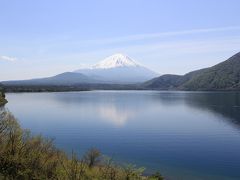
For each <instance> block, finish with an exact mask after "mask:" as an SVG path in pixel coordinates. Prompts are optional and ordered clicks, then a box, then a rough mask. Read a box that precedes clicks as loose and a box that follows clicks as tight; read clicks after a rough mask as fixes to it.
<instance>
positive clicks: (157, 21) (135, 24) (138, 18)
mask: <svg viewBox="0 0 240 180" xmlns="http://www.w3.org/2000/svg"><path fill="white" fill-rule="evenodd" d="M216 4H217V5H218V6H217V8H216ZM0 5H1V7H2V8H1V12H0V23H1V28H0V40H1V44H0V67H1V71H0V81H5V80H19V79H31V78H39V77H48V76H52V75H56V74H59V73H62V72H67V71H74V70H77V69H79V68H81V67H82V66H88V65H92V64H95V63H98V62H99V61H101V60H103V59H105V58H106V57H108V56H110V55H112V54H115V53H124V54H126V55H128V56H130V57H131V58H133V59H134V60H136V61H137V62H139V63H141V64H143V65H145V66H146V67H148V68H150V69H152V70H154V71H155V72H158V73H159V74H180V75H181V74H185V73H187V72H189V71H193V70H197V69H201V68H205V67H209V66H212V65H215V64H217V63H219V62H221V61H224V60H226V59H227V58H229V57H230V56H232V55H234V54H235V53H237V52H239V51H240V48H239V47H240V31H239V30H240V24H239V23H238V22H237V21H236V17H239V16H240V12H239V11H238V7H239V5H240V2H239V1H237V0H230V1H229V0H228V1H227V0H223V1H221V2H219V1H216V0H213V1H211V2H209V1H207V0H204V1H201V2H193V1H190V0H184V1H181V2H180V1H171V2H166V1H157V0H153V1H143V0H142V1H141V0H140V1H136V0H133V1H131V2H129V1H126V0H124V1H107V0H103V1H88V2H80V1H76V0H71V1H61V2H59V1H56V0H54V1H51V2H49V1H47V0H43V1H39V2H32V1H28V0H23V1H15V2H9V1H8V2H7V1H1V0H0ZM173 12H174V13H173Z"/></svg>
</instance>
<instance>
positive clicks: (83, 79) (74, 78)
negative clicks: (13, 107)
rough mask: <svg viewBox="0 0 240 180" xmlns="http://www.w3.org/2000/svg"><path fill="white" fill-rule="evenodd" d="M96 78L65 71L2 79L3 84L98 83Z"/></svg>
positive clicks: (65, 84)
mask: <svg viewBox="0 0 240 180" xmlns="http://www.w3.org/2000/svg"><path fill="white" fill-rule="evenodd" d="M99 82H100V81H98V80H96V79H92V78H89V77H87V76H85V75H83V74H81V73H73V72H65V73H62V74H58V75H56V76H53V77H48V78H40V79H30V80H20V81H4V82H2V84H4V85H58V86H61V85H64V86H68V85H76V84H88V83H99Z"/></svg>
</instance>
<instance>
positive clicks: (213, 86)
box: [143, 53, 240, 90]
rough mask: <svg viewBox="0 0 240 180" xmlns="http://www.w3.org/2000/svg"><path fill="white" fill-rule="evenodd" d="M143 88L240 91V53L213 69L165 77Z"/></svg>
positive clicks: (147, 83)
mask: <svg viewBox="0 0 240 180" xmlns="http://www.w3.org/2000/svg"><path fill="white" fill-rule="evenodd" d="M143 86H144V87H145V88H147V89H165V90H170V89H176V90H240V53H237V54H235V55H234V56H232V57H231V58H229V59H228V60H226V61H224V62H222V63H219V64H217V65H215V66H213V67H210V68H206V69H200V70H198V71H193V72H190V73H187V74H185V75H183V76H177V75H163V76H160V77H158V78H155V79H153V80H150V81H148V82H146V83H144V84H143Z"/></svg>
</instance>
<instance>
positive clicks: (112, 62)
mask: <svg viewBox="0 0 240 180" xmlns="http://www.w3.org/2000/svg"><path fill="white" fill-rule="evenodd" d="M137 66H140V64H138V63H137V62H136V61H134V60H133V59H131V58H130V57H128V56H127V55H124V54H121V53H118V54H114V55H112V56H109V57H107V58H106V59H104V60H103V61H101V62H99V63H97V64H95V65H93V66H92V69H110V68H116V67H137Z"/></svg>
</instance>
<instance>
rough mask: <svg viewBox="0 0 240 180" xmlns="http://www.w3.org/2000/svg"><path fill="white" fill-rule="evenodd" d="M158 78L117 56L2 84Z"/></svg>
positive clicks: (131, 81) (130, 81) (73, 83)
mask: <svg viewBox="0 0 240 180" xmlns="http://www.w3.org/2000/svg"><path fill="white" fill-rule="evenodd" d="M157 76H159V75H158V74H157V73H155V72H154V71H152V70H150V69H148V68H146V67H144V66H142V65H140V64H139V63H137V62H136V61H134V60H133V59H131V58H130V57H128V56H126V55H123V54H115V55H112V56H110V57H108V58H106V59H104V60H103V61H101V62H99V63H97V64H95V65H93V66H91V67H89V68H85V69H79V70H77V71H73V72H64V73H61V74H58V75H56V76H52V77H47V78H39V79H30V80H17V81H4V82H2V83H3V84H4V85H8V86H20V85H21V86H26V85H27V86H29V85H30V86H80V85H86V84H88V85H96V86H100V85H101V84H102V85H103V84H107V85H111V84H114V85H117V84H119V85H123V84H136V83H142V82H145V81H147V80H150V79H152V78H155V77H157Z"/></svg>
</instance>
